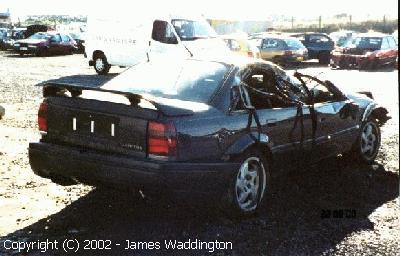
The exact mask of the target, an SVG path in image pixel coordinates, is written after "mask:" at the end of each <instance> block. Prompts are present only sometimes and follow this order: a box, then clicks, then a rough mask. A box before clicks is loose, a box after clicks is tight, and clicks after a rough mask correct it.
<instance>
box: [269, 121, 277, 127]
mask: <svg viewBox="0 0 400 256" xmlns="http://www.w3.org/2000/svg"><path fill="white" fill-rule="evenodd" d="M267 126H268V127H272V126H276V119H267Z"/></svg>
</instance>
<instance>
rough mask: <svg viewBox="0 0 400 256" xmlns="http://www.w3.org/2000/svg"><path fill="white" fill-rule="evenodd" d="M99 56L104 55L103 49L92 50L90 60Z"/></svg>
mask: <svg viewBox="0 0 400 256" xmlns="http://www.w3.org/2000/svg"><path fill="white" fill-rule="evenodd" d="M100 56H106V55H105V54H104V52H103V51H100V50H96V51H94V52H93V55H92V60H94V59H95V58H96V57H100Z"/></svg>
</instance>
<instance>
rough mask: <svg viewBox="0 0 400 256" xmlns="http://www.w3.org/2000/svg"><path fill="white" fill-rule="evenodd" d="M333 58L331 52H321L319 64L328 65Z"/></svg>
mask: <svg viewBox="0 0 400 256" xmlns="http://www.w3.org/2000/svg"><path fill="white" fill-rule="evenodd" d="M330 59H331V56H330V53H329V52H321V53H320V54H319V57H318V62H319V64H322V65H328V64H329V62H330Z"/></svg>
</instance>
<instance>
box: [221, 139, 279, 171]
mask: <svg viewBox="0 0 400 256" xmlns="http://www.w3.org/2000/svg"><path fill="white" fill-rule="evenodd" d="M252 150H258V151H259V152H260V153H262V154H263V156H264V157H265V158H266V160H267V161H268V162H269V164H270V165H271V164H272V162H273V155H272V151H271V148H270V146H269V145H268V138H265V139H262V141H260V142H257V141H254V139H253V138H252V137H251V136H250V135H249V134H246V135H245V136H243V137H242V138H240V139H239V140H238V141H236V143H234V144H233V145H231V146H230V147H229V148H228V149H227V150H226V152H225V154H224V156H225V158H228V159H229V160H233V159H237V158H238V157H239V156H240V155H242V154H245V153H246V152H247V151H252Z"/></svg>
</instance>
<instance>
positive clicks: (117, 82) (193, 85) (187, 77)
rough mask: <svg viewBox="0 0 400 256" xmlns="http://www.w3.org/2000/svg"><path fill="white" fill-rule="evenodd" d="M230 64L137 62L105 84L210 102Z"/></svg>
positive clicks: (186, 99)
mask: <svg viewBox="0 0 400 256" xmlns="http://www.w3.org/2000/svg"><path fill="white" fill-rule="evenodd" d="M228 69H229V66H225V65H223V64H221V63H217V62H208V61H197V60H186V61H177V62H176V63H175V62H174V65H171V62H170V61H153V62H146V63H142V64H139V65H137V66H134V67H132V68H130V69H129V70H127V71H126V72H124V73H122V74H121V75H119V76H117V77H116V78H114V79H112V80H111V81H110V82H108V83H107V84H105V85H104V86H103V87H102V88H104V89H110V90H118V91H124V92H132V93H137V94H150V95H152V96H155V97H162V98H169V99H178V100H185V101H194V102H201V103H206V102H208V101H209V100H210V98H211V96H212V95H213V94H214V92H215V91H216V90H217V89H218V88H219V86H220V84H221V83H222V81H223V79H224V77H225V74H227V72H228Z"/></svg>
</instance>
